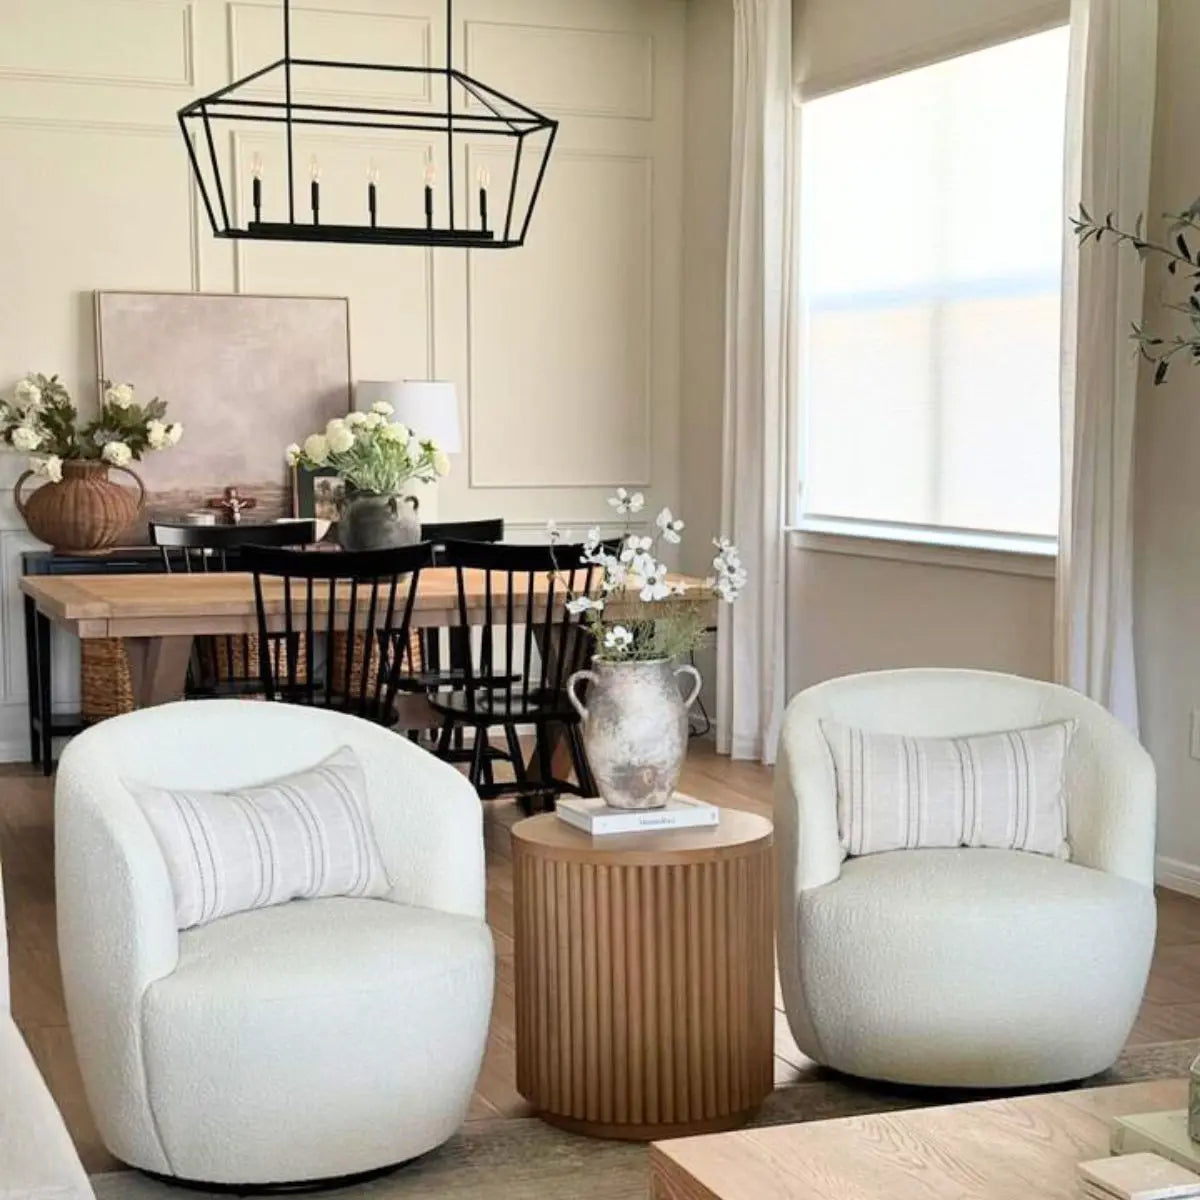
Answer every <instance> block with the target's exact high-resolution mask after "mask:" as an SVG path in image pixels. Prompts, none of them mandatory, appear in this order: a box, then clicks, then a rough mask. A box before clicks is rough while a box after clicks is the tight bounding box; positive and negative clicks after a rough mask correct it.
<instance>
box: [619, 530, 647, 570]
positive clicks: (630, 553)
mask: <svg viewBox="0 0 1200 1200" xmlns="http://www.w3.org/2000/svg"><path fill="white" fill-rule="evenodd" d="M652 545H654V543H653V542H652V541H651V540H650V538H648V537H640V536H639V535H638V534H636V533H631V534H630V535H629V537H627V538H626V539H625V541H624V542H623V543H622V545H621V561H622V562H623V563H626V564H628V563H632V562H634V561H635V560H636V559H637V558H638V557H640V556H641V555H644V554H645V553H646V552H647V551H648V550H649V549H650V547H651V546H652Z"/></svg>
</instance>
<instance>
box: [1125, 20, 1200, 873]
mask: <svg viewBox="0 0 1200 1200" xmlns="http://www.w3.org/2000/svg"><path fill="white" fill-rule="evenodd" d="M1197 46H1200V7H1198V6H1197V5H1196V4H1195V3H1194V2H1193V0H1160V23H1159V46H1158V55H1159V58H1158V105H1157V112H1156V117H1155V139H1154V172H1153V177H1152V181H1151V193H1150V212H1151V214H1153V215H1154V216H1155V217H1157V216H1158V214H1160V213H1163V212H1166V211H1176V210H1178V209H1180V208H1183V207H1185V206H1186V205H1188V204H1190V203H1191V201H1192V200H1193V199H1194V198H1195V197H1196V195H1197V194H1200V166H1198V164H1200V79H1198V78H1197V77H1196V71H1195V51H1196V47H1197ZM1131 216H1132V215H1131V214H1126V219H1131ZM1150 227H1151V229H1152V230H1155V231H1157V230H1158V229H1160V228H1161V223H1160V222H1157V221H1154V222H1151V226H1150ZM1110 253H1111V251H1110ZM1166 278H1167V277H1166V276H1165V273H1164V272H1162V271H1161V270H1159V269H1157V267H1156V268H1155V269H1153V270H1152V272H1151V274H1150V275H1149V276H1148V287H1147V303H1146V320H1147V322H1148V323H1149V324H1151V326H1152V327H1155V328H1163V327H1164V326H1166V327H1169V326H1170V321H1171V314H1164V312H1163V310H1162V301H1163V299H1164V282H1165V279H1166ZM1177 296H1178V286H1176V287H1175V288H1174V289H1172V290H1171V292H1170V297H1169V298H1175V297H1177ZM1138 404H1139V409H1138V423H1137V448H1138V449H1137V455H1138V456H1137V472H1136V483H1135V537H1136V541H1135V544H1136V554H1137V558H1136V563H1135V573H1134V588H1135V594H1134V600H1135V613H1136V618H1135V619H1136V629H1135V632H1136V645H1137V653H1138V674H1139V698H1140V703H1141V720H1142V735H1143V740H1144V741H1145V743H1146V745H1147V747H1148V748H1149V750H1150V752H1151V754H1153V756H1154V761H1155V763H1156V764H1157V766H1158V780H1159V830H1158V850H1159V876H1160V879H1162V880H1163V882H1166V883H1168V884H1169V885H1171V886H1174V887H1179V888H1181V889H1183V890H1187V891H1191V892H1193V893H1195V894H1200V762H1197V761H1196V760H1194V759H1192V758H1191V757H1190V756H1189V737H1190V730H1189V726H1190V720H1191V711H1192V709H1194V708H1200V370H1197V369H1196V368H1195V367H1192V366H1190V365H1188V364H1186V363H1180V364H1179V365H1178V366H1177V367H1176V368H1175V369H1174V371H1173V372H1172V376H1171V378H1170V379H1169V380H1168V381H1167V383H1166V384H1165V385H1163V386H1162V387H1159V388H1155V387H1153V385H1152V382H1151V380H1150V378H1149V376H1148V374H1144V375H1143V378H1142V385H1141V388H1140V391H1139V397H1138Z"/></svg>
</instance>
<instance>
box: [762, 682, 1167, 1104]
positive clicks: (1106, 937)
mask: <svg viewBox="0 0 1200 1200" xmlns="http://www.w3.org/2000/svg"><path fill="white" fill-rule="evenodd" d="M1069 718H1075V719H1076V720H1077V721H1078V727H1077V729H1076V732H1075V735H1074V737H1073V739H1072V742H1071V746H1070V749H1069V752H1068V759H1067V764H1066V805H1067V825H1068V830H1067V832H1068V838H1069V841H1070V844H1071V847H1072V854H1071V860H1070V861H1069V862H1063V861H1059V860H1056V859H1053V858H1049V857H1045V856H1042V855H1037V854H1027V853H1021V852H1017V851H1008V850H982V849H938V850H900V851H894V852H891V853H886V854H873V855H867V856H864V857H862V858H852V859H846V858H845V857H844V855H843V852H842V848H841V845H840V843H839V840H838V824H837V806H836V782H835V777H834V768H833V761H832V758H831V756H830V754H829V751H828V749H827V747H826V744H825V740H824V737H823V735H822V732H821V729H820V722H821V720H822V719H831V720H834V721H838V722H841V723H843V724H846V725H852V726H857V727H858V728H862V729H868V730H874V731H878V732H886V733H900V734H905V735H908V736H913V737H922V736H924V737H950V736H962V735H966V734H973V733H985V732H992V731H998V730H1005V729H1015V728H1019V727H1027V726H1032V725H1040V724H1045V723H1048V722H1052V721H1058V720H1063V719H1069ZM1154 825H1155V780H1154V767H1153V764H1152V762H1151V760H1150V757H1149V755H1148V754H1147V753H1146V752H1145V750H1143V749H1142V747H1141V746H1140V745H1139V744H1138V742H1137V740H1136V739H1135V738H1134V737H1133V736H1132V735H1131V734H1130V733H1129V732H1128V731H1127V730H1125V728H1124V727H1123V726H1121V725H1120V723H1119V722H1118V721H1116V720H1115V719H1114V718H1113V717H1112V716H1111V715H1110V714H1109V713H1107V712H1106V711H1105V710H1104V709H1103V708H1101V707H1100V706H1099V705H1097V704H1095V703H1093V702H1092V701H1091V700H1088V699H1087V698H1085V697H1083V696H1081V695H1079V694H1078V693H1076V692H1072V691H1069V690H1067V689H1066V688H1061V687H1057V686H1055V685H1053V684H1049V683H1040V682H1035V681H1033V680H1028V679H1019V678H1016V677H1014V676H1009V675H996V674H991V673H987V672H979V671H960V670H903V671H884V672H879V673H875V674H867V675H857V676H851V677H849V678H845V679H836V680H831V681H830V682H828V683H823V684H820V685H818V686H816V687H813V688H810V689H808V690H807V691H804V692H801V693H800V694H799V695H798V696H796V697H795V699H793V700H792V702H791V704H790V705H789V706H788V709H787V714H786V716H785V719H784V725H783V733H782V738H781V745H780V757H779V764H778V768H777V771H776V799H775V838H776V845H777V847H778V854H779V886H780V893H779V899H780V903H779V927H778V928H779V934H778V949H779V971H780V978H781V984H782V988H783V998H784V1007H785V1009H786V1011H787V1016H788V1021H789V1024H790V1026H791V1029H792V1034H793V1036H794V1037H795V1039H796V1042H797V1044H798V1045H799V1047H800V1049H801V1050H802V1051H803V1052H804V1053H805V1054H807V1055H809V1056H810V1057H811V1058H813V1059H815V1060H816V1061H817V1062H819V1063H823V1064H824V1065H826V1066H830V1067H834V1068H836V1069H838V1070H841V1071H845V1072H848V1073H850V1074H854V1075H861V1076H865V1077H868V1078H873V1079H882V1080H888V1081H892V1082H897V1083H909V1084H924V1085H934V1086H942V1085H945V1086H958V1087H1024V1086H1032V1085H1040V1084H1049V1083H1056V1082H1062V1081H1066V1080H1074V1079H1082V1078H1085V1077H1087V1076H1089V1075H1092V1074H1094V1073H1095V1072H1097V1071H1101V1070H1103V1069H1104V1068H1106V1067H1108V1066H1110V1065H1111V1064H1112V1063H1113V1062H1114V1060H1115V1059H1116V1058H1117V1055H1118V1054H1119V1053H1120V1050H1121V1047H1122V1046H1123V1044H1124V1042H1125V1040H1126V1038H1127V1037H1128V1035H1129V1031H1130V1029H1131V1027H1132V1025H1133V1022H1134V1019H1135V1018H1136V1016H1137V1011H1138V1007H1139V1004H1140V1002H1141V998H1142V994H1143V991H1144V989H1145V985H1146V978H1147V974H1148V971H1149V966H1150V958H1151V954H1152V952H1153V948H1154V931H1155V905H1154V892H1153V883H1154Z"/></svg>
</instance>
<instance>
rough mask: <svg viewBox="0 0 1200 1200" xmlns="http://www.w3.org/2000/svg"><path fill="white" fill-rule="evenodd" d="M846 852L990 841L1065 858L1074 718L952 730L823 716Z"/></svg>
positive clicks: (990, 844)
mask: <svg viewBox="0 0 1200 1200" xmlns="http://www.w3.org/2000/svg"><path fill="white" fill-rule="evenodd" d="M821 730H822V732H823V733H824V735H825V741H826V742H827V743H828V745H829V750H830V753H831V755H832V757H833V766H834V772H835V774H836V776H837V805H838V830H839V833H840V836H841V842H842V848H843V849H844V850H845V852H846V853H847V854H848V855H852V856H853V855H861V854H879V853H881V852H883V851H886V850H915V849H918V848H926V847H934V846H988V847H993V848H996V849H1002V850H1031V851H1033V852H1034V853H1037V854H1052V855H1054V856H1055V857H1057V858H1066V857H1068V855H1069V852H1070V848H1069V846H1068V844H1067V814H1066V805H1065V802H1064V799H1063V767H1064V764H1065V761H1066V755H1067V746H1068V745H1069V744H1070V740H1071V735H1072V733H1074V731H1075V722H1074V721H1059V722H1057V723H1055V724H1053V725H1040V726H1038V727H1036V728H1033V729H1013V730H1010V731H1008V732H1005V733H985V734H976V735H973V736H970V737H956V738H917V737H903V736H901V735H898V734H892V733H873V732H868V731H867V730H863V729H853V728H851V727H850V726H849V725H841V724H838V723H837V722H835V721H822V722H821Z"/></svg>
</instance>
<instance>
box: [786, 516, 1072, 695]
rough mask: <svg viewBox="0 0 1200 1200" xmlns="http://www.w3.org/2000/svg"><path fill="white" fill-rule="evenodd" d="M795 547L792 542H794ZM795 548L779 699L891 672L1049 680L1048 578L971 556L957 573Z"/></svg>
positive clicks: (1051, 598)
mask: <svg viewBox="0 0 1200 1200" xmlns="http://www.w3.org/2000/svg"><path fill="white" fill-rule="evenodd" d="M795 540H796V539H793V542H794V543H795ZM893 552H895V553H896V554H897V557H895V558H882V557H867V556H866V555H865V554H863V553H861V552H860V553H847V552H845V551H837V552H829V551H819V550H812V549H803V548H801V547H800V546H798V545H796V544H793V547H792V549H791V551H790V553H789V555H788V612H789V617H790V622H789V629H788V691H789V693H795V692H797V691H799V690H801V689H802V688H806V687H810V686H811V685H812V684H814V683H820V682H822V681H823V680H826V679H832V678H835V677H836V676H839V675H851V674H855V673H856V672H859V671H878V670H884V669H887V668H893V667H933V666H936V667H974V668H979V669H983V670H992V671H1009V672H1012V673H1013V674H1016V675H1027V676H1031V677H1032V678H1035V679H1048V678H1050V676H1051V674H1052V673H1053V666H1054V659H1053V632H1054V630H1053V618H1054V580H1053V578H1052V577H1048V576H1047V575H1046V574H1045V573H1044V570H1042V569H1040V568H1030V570H1031V571H1034V570H1037V571H1038V573H1012V571H1011V566H1012V564H1011V563H1010V564H1007V566H1008V567H1009V568H1010V569H1008V570H1005V569H1001V568H1003V567H1004V566H1005V565H1006V564H1004V563H1002V562H998V563H997V566H996V567H995V568H989V567H988V565H987V564H986V562H985V561H983V559H982V558H981V556H980V555H979V554H977V553H975V552H971V553H969V554H967V555H964V556H963V559H964V562H963V565H958V566H953V565H941V564H937V563H933V562H914V561H906V560H905V558H904V557H903V556H904V554H905V553H907V550H906V549H905V548H903V547H895V548H893Z"/></svg>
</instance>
